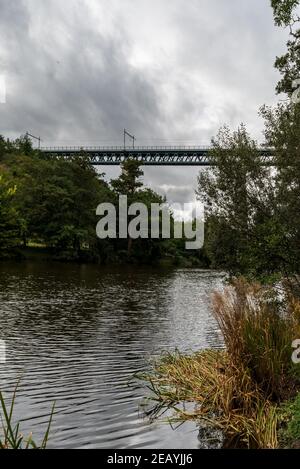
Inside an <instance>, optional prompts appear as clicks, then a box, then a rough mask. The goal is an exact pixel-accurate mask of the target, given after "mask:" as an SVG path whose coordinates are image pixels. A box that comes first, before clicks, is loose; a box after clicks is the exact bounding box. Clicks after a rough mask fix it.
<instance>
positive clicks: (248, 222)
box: [197, 125, 278, 272]
mask: <svg viewBox="0 0 300 469" xmlns="http://www.w3.org/2000/svg"><path fill="white" fill-rule="evenodd" d="M212 145H213V149H212V153H211V157H212V159H213V162H214V166H212V167H211V168H209V169H206V170H204V171H202V172H201V173H200V175H199V177H198V190H197V194H198V197H199V199H200V200H201V201H202V202H203V203H204V204H205V207H206V222H207V223H206V226H207V229H206V236H205V250H206V252H207V253H208V255H209V257H210V259H211V262H212V265H213V266H214V267H227V268H229V269H230V270H232V271H234V272H251V271H258V272H259V271H263V270H264V269H265V268H266V267H267V269H274V268H275V265H274V263H275V262H276V265H277V262H278V261H277V259H274V258H272V256H271V255H270V256H267V258H266V252H267V250H266V249H265V248H266V243H267V242H269V243H271V241H272V239H273V237H272V234H273V233H276V232H277V224H276V217H275V216H274V215H275V205H274V181H273V178H272V175H271V171H270V168H268V167H267V166H263V165H262V164H261V157H260V154H259V151H258V148H257V144H256V142H255V141H253V140H252V139H251V138H250V136H249V135H248V133H247V131H246V128H245V127H244V126H243V125H242V126H241V127H240V128H239V129H238V130H237V131H236V132H230V130H229V129H228V128H227V127H224V128H222V129H221V130H220V131H219V133H218V135H217V138H215V139H213V141H212ZM271 221H272V223H271ZM262 226H268V229H266V230H265V231H266V233H267V234H268V239H265V238H262V232H263V230H262ZM270 230H271V231H270ZM262 254H264V256H263V255H262Z"/></svg>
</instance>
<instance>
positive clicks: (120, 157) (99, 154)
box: [40, 146, 273, 166]
mask: <svg viewBox="0 0 300 469" xmlns="http://www.w3.org/2000/svg"><path fill="white" fill-rule="evenodd" d="M40 150H41V152H42V153H44V154H45V155H47V156H50V157H56V158H59V157H60V158H64V159H66V160H68V159H71V158H74V157H76V156H80V155H86V156H87V157H88V158H89V159H90V162H91V163H92V164H93V165H95V166H98V165H99V166H100V165H101V166H102V165H103V166H111V165H114V166H117V165H120V164H121V163H122V162H123V161H125V160H126V159H128V158H134V159H136V160H138V161H140V162H141V163H142V164H143V165H145V166H214V161H213V158H212V156H211V147H209V146H207V147H136V148H125V149H124V147H42V148H41V149H40ZM259 151H260V155H261V157H262V163H263V164H272V160H273V151H272V150H271V149H268V148H264V147H262V148H260V150H259Z"/></svg>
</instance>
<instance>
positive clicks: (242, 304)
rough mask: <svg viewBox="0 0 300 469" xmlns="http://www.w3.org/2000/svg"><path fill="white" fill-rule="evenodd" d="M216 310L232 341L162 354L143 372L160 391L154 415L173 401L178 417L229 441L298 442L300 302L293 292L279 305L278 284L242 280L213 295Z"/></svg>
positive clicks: (245, 444)
mask: <svg viewBox="0 0 300 469" xmlns="http://www.w3.org/2000/svg"><path fill="white" fill-rule="evenodd" d="M283 308H284V310H283ZM213 309H214V315H215V318H216V320H217V322H218V324H219V327H220V330H221V332H222V334H223V337H224V341H225V346H226V348H225V349H224V350H221V349H218V350H212V349H210V350H203V351H200V352H197V353H194V354H189V355H185V354H180V353H175V354H167V355H164V356H162V357H161V358H160V359H159V360H158V361H156V362H155V363H154V364H153V369H152V373H150V374H148V375H147V374H146V375H144V376H142V378H143V379H145V380H146V381H148V382H149V383H150V387H151V390H152V393H153V395H154V396H155V397H154V399H155V407H154V408H153V409H152V416H153V417H155V418H159V417H160V416H161V415H162V414H163V412H164V411H165V409H166V408H173V410H174V415H173V417H174V418H175V419H176V421H181V422H184V421H188V420H192V421H195V422H197V423H198V424H199V426H200V428H201V426H202V427H203V423H205V426H206V428H207V427H210V428H211V429H212V430H213V431H215V430H216V429H217V430H220V431H221V432H222V435H223V443H222V445H223V447H226V448H233V447H239V448H278V447H295V446H297V445H299V440H300V394H299V391H300V379H299V378H300V365H296V364H294V363H293V361H292V353H293V348H292V342H293V340H295V339H296V338H299V337H300V325H299V314H298V313H299V301H298V300H296V299H295V298H294V297H292V296H291V294H290V292H288V291H286V292H285V296H284V300H283V301H282V302H281V304H279V302H278V298H276V297H275V296H274V291H273V290H272V289H271V288H266V287H261V286H260V285H258V284H256V285H253V284H252V285H250V284H247V283H246V282H245V281H244V280H238V281H236V282H235V284H234V287H233V288H227V289H225V291H224V292H223V293H216V294H215V295H214V301H213ZM186 403H192V404H193V406H194V408H193V409H192V410H191V409H190V406H189V407H188V411H187V410H186V408H187V407H186Z"/></svg>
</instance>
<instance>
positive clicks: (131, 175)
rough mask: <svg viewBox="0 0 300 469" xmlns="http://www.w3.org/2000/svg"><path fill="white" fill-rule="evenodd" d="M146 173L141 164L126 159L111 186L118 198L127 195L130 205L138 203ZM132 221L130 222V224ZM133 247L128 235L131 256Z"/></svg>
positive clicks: (128, 247) (128, 251)
mask: <svg viewBox="0 0 300 469" xmlns="http://www.w3.org/2000/svg"><path fill="white" fill-rule="evenodd" d="M143 174H144V172H143V171H142V170H141V163H140V162H139V161H137V160H134V159H131V158H129V159H126V160H125V161H124V162H123V163H122V165H121V174H120V176H119V177H118V178H117V179H113V180H112V181H111V186H112V188H113V190H114V191H115V193H116V195H117V196H120V195H126V196H127V197H128V204H132V203H133V202H135V201H136V194H137V191H138V190H139V189H140V188H141V187H142V186H143V183H142V182H141V181H140V178H141V177H142V176H143ZM129 221H130V219H129V220H128V222H129ZM131 247H132V239H131V237H130V236H129V234H128V237H127V253H128V255H129V256H130V254H131Z"/></svg>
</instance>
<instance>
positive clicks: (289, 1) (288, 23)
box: [271, 0, 300, 96]
mask: <svg viewBox="0 0 300 469" xmlns="http://www.w3.org/2000/svg"><path fill="white" fill-rule="evenodd" d="M271 4H272V7H273V11H274V19H275V23H276V25H277V26H284V27H289V29H290V39H289V41H288V42H287V52H286V53H285V54H284V55H282V56H281V57H277V58H276V61H275V67H276V68H277V69H278V70H279V72H280V73H281V74H282V79H281V80H280V81H279V83H278V85H277V88H276V89H277V92H278V93H287V94H288V95H289V96H291V94H292V92H293V90H294V86H293V82H294V80H296V79H298V78H300V76H299V71H300V11H299V5H300V0H272V1H271Z"/></svg>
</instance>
